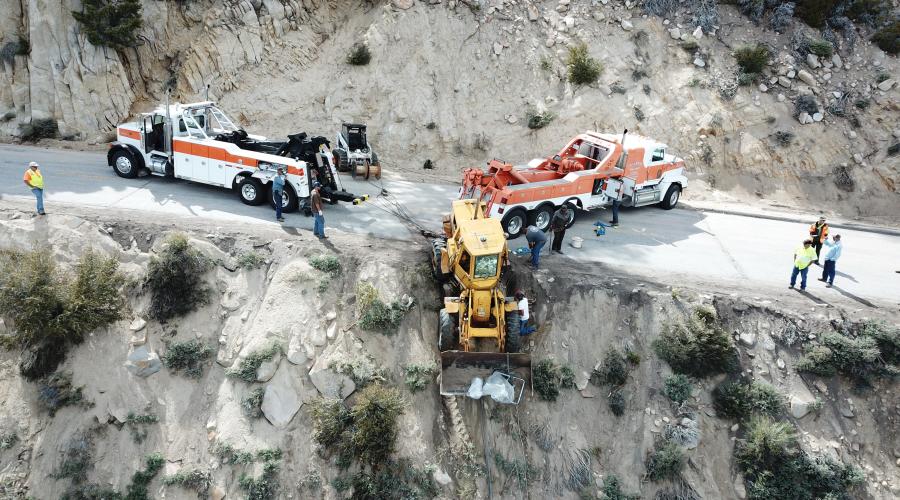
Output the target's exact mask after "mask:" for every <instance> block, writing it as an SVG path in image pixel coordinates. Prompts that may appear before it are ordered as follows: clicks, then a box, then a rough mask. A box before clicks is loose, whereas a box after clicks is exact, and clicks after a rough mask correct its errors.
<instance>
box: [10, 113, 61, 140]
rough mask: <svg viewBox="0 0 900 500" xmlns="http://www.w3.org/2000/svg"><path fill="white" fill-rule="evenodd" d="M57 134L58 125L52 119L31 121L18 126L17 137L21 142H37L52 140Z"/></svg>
mask: <svg viewBox="0 0 900 500" xmlns="http://www.w3.org/2000/svg"><path fill="white" fill-rule="evenodd" d="M58 134H59V124H57V123H56V120H54V119H53V118H41V119H35V120H31V123H26V124H23V125H19V137H20V138H21V139H22V140H23V141H28V142H37V141H39V140H41V139H53V138H55V137H56V136H57V135H58Z"/></svg>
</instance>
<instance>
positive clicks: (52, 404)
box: [38, 373, 89, 417]
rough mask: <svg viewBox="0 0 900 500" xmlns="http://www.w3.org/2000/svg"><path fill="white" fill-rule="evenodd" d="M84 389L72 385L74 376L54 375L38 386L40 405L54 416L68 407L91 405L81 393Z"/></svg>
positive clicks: (66, 374)
mask: <svg viewBox="0 0 900 500" xmlns="http://www.w3.org/2000/svg"><path fill="white" fill-rule="evenodd" d="M82 389H84V388H83V387H75V386H73V385H72V375H71V374H68V373H54V374H53V375H50V376H49V377H46V378H44V379H43V380H41V382H40V383H39V384H38V404H39V405H40V406H41V408H43V409H44V410H46V411H47V413H49V414H50V416H51V417H52V416H54V415H55V414H56V411H57V410H59V409H60V408H63V407H66V406H85V405H89V403H88V402H87V401H85V399H84V395H82V393H81V391H82Z"/></svg>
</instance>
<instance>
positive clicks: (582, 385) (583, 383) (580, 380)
mask: <svg viewBox="0 0 900 500" xmlns="http://www.w3.org/2000/svg"><path fill="white" fill-rule="evenodd" d="M589 380H590V375H588V372H586V371H584V370H581V371H579V372H578V373H576V374H575V388H576V389H578V390H579V391H583V390H585V389H586V388H587V386H588V381H589Z"/></svg>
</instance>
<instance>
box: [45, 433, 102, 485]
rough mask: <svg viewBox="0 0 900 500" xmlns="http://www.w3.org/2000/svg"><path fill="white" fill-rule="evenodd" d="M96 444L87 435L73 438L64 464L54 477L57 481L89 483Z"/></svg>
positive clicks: (67, 446)
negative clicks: (66, 480) (67, 480)
mask: <svg viewBox="0 0 900 500" xmlns="http://www.w3.org/2000/svg"><path fill="white" fill-rule="evenodd" d="M93 451H94V444H93V442H92V441H91V438H90V436H89V435H87V434H81V435H78V436H75V437H73V438H72V439H71V440H70V441H69V442H68V443H67V444H66V445H65V451H64V453H63V459H62V462H60V464H59V468H58V469H57V471H56V473H55V474H54V475H53V477H55V478H56V479H69V480H71V481H72V483H73V484H80V483H83V482H85V481H87V476H88V472H89V471H90V470H91V469H92V468H93V467H94V461H93Z"/></svg>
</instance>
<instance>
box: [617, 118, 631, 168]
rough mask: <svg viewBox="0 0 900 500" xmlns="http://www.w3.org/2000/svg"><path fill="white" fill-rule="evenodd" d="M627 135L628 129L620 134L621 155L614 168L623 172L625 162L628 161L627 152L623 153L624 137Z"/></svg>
mask: <svg viewBox="0 0 900 500" xmlns="http://www.w3.org/2000/svg"><path fill="white" fill-rule="evenodd" d="M626 135H628V129H627V128H626V129H625V130H624V131H623V132H622V141H621V143H622V155H621V156H619V160H618V161H617V162H616V168H618V169H621V170H625V160H627V159H628V152H627V151H625V136H626Z"/></svg>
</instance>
